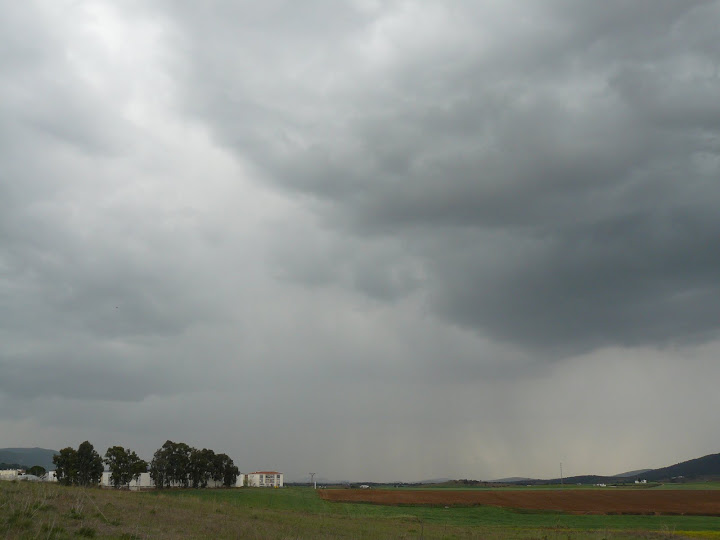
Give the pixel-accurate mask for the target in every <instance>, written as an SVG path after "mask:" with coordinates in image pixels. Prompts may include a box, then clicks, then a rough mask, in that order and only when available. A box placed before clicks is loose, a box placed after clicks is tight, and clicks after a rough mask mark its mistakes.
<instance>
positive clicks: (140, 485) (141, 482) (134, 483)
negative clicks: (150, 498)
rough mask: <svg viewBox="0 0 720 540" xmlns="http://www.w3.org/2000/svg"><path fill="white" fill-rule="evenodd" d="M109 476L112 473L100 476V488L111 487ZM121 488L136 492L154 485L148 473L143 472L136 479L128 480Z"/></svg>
mask: <svg viewBox="0 0 720 540" xmlns="http://www.w3.org/2000/svg"><path fill="white" fill-rule="evenodd" d="M111 475H112V473H111V472H109V471H105V472H104V473H103V474H102V478H101V479H100V485H101V486H102V487H113V485H112V479H111ZM122 487H123V488H127V489H131V490H133V491H136V490H139V489H150V488H153V487H155V483H154V482H153V481H152V478H150V473H148V472H144V473H140V476H138V478H137V479H133V480H130V483H129V484H125V485H124V486H122Z"/></svg>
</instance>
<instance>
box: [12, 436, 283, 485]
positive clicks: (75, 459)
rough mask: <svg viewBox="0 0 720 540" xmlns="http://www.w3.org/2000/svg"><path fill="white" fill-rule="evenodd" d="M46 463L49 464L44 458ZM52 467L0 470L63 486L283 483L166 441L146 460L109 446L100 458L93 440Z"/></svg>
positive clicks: (274, 475) (64, 452)
mask: <svg viewBox="0 0 720 540" xmlns="http://www.w3.org/2000/svg"><path fill="white" fill-rule="evenodd" d="M46 464H47V462H46ZM52 464H53V466H54V469H51V470H46V469H45V467H43V466H40V465H34V466H32V467H27V468H26V467H23V466H22V465H19V464H15V465H10V466H9V467H4V468H3V469H4V470H0V480H10V481H13V480H15V481H26V482H56V483H59V484H63V485H68V486H70V485H75V486H100V487H108V488H116V489H130V490H141V489H168V488H189V487H192V488H220V487H225V488H233V487H259V488H281V487H284V485H285V481H284V475H283V473H281V472H279V471H271V470H263V471H255V472H251V473H241V472H240V471H239V469H238V468H237V467H236V466H235V464H234V463H233V460H232V459H231V458H230V457H229V456H228V455H227V454H222V453H216V452H214V451H213V450H210V449H208V448H202V449H197V448H193V447H191V446H189V445H187V444H185V443H177V442H173V441H166V442H165V444H163V445H162V447H161V448H159V449H158V450H157V451H156V452H155V454H154V455H153V459H152V460H151V461H150V462H149V463H148V462H146V461H145V460H143V459H140V457H138V455H137V454H136V453H135V452H134V451H132V450H130V449H125V448H123V447H122V446H112V447H110V448H108V449H107V452H106V453H105V455H104V457H101V456H100V455H99V454H98V452H97V451H96V450H95V448H94V447H93V445H92V444H90V443H89V442H88V441H85V442H83V443H82V444H80V445H79V446H78V448H77V449H75V448H72V447H67V448H63V449H61V450H60V451H59V452H57V453H56V454H55V455H53V456H52Z"/></svg>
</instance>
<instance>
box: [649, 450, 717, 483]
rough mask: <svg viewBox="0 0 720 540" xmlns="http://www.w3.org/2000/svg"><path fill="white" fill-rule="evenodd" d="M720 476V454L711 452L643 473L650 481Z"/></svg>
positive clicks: (700, 478)
mask: <svg viewBox="0 0 720 540" xmlns="http://www.w3.org/2000/svg"><path fill="white" fill-rule="evenodd" d="M713 477H720V454H710V455H708V456H703V457H701V458H696V459H691V460H689V461H683V462H682V463H676V464H675V465H670V466H669V467H663V468H662V469H653V470H652V471H649V472H646V473H645V474H643V478H647V480H648V481H653V482H657V481H660V480H673V479H674V480H682V479H685V480H702V479H704V478H713Z"/></svg>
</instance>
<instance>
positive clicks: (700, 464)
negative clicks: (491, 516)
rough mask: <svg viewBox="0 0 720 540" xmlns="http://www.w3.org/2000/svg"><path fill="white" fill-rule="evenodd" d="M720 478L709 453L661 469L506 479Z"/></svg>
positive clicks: (719, 466)
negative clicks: (608, 474)
mask: <svg viewBox="0 0 720 540" xmlns="http://www.w3.org/2000/svg"><path fill="white" fill-rule="evenodd" d="M718 478H720V454H710V455H707V456H703V457H701V458H697V459H691V460H689V461H683V462H682V463H676V464H675V465H671V466H669V467H663V468H661V469H638V470H636V471H629V472H626V473H621V474H617V475H614V476H598V475H594V474H587V475H582V476H570V477H567V478H563V479H560V478H551V479H549V480H536V479H529V478H524V479H521V480H507V483H509V484H533V485H540V484H559V483H561V482H564V483H565V484H617V483H626V482H633V481H634V480H636V479H641V480H647V481H648V482H686V481H693V480H705V479H718Z"/></svg>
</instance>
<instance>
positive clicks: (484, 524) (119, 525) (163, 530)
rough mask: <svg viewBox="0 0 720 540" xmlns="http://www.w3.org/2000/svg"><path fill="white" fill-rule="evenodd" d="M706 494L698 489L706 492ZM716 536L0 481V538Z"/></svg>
mask: <svg viewBox="0 0 720 540" xmlns="http://www.w3.org/2000/svg"><path fill="white" fill-rule="evenodd" d="M705 488H706V489H707V485H706V486H705ZM687 536H690V537H702V538H720V518H717V517H691V516H597V515H594V516H590V515H587V516H584V515H570V514H563V513H557V512H528V511H513V510H508V509H502V508H495V507H489V506H475V507H451V508H443V507H418V506H401V507H391V506H379V505H371V504H357V503H331V502H327V501H324V500H322V499H320V498H319V497H318V496H317V493H316V492H315V491H314V490H312V489H310V488H300V487H294V488H285V489H252V488H250V489H247V488H246V489H232V490H168V491H162V492H160V491H152V492H143V493H134V492H126V491H112V490H100V489H81V488H68V487H62V486H58V485H48V484H28V483H13V482H0V538H3V537H4V538H13V539H15V538H47V539H50V538H54V539H56V540H59V539H70V538H78V537H98V538H99V537H103V538H118V539H120V538H122V539H125V540H131V539H141V538H168V539H170V538H258V539H265V538H268V539H273V538H278V539H290V538H293V539H296V538H308V539H309V538H327V539H330V538H447V539H451V538H458V539H459V538H498V539H499V538H538V539H545V538H547V539H558V540H559V539H563V540H564V539H568V538H594V539H602V538H617V539H620V538H677V537H687Z"/></svg>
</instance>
